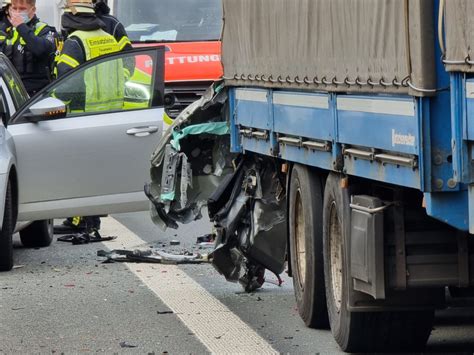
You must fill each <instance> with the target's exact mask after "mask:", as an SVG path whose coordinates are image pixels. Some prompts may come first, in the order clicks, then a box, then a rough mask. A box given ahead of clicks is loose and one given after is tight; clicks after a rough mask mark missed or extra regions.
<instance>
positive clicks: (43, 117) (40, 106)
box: [23, 97, 66, 123]
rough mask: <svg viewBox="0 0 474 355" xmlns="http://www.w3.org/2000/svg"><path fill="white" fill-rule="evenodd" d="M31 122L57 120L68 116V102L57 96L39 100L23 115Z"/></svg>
mask: <svg viewBox="0 0 474 355" xmlns="http://www.w3.org/2000/svg"><path fill="white" fill-rule="evenodd" d="M23 117H24V118H25V119H26V120H27V121H29V122H34V123H36V122H41V121H49V120H56V119H59V118H64V117H66V104H65V103H64V102H62V101H61V100H59V99H57V98H55V97H47V98H45V99H43V100H40V101H38V102H37V103H35V104H34V105H32V106H31V107H30V108H29V111H28V112H27V113H25V114H24V115H23Z"/></svg>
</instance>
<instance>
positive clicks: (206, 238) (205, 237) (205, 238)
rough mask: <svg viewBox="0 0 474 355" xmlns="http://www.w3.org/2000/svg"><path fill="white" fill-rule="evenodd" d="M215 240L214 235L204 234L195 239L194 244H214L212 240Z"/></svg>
mask: <svg viewBox="0 0 474 355" xmlns="http://www.w3.org/2000/svg"><path fill="white" fill-rule="evenodd" d="M215 239H216V235H215V234H206V235H203V236H202V237H197V239H196V244H201V243H214V240H215Z"/></svg>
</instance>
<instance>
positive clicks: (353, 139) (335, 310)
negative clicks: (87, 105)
mask: <svg viewBox="0 0 474 355" xmlns="http://www.w3.org/2000/svg"><path fill="white" fill-rule="evenodd" d="M223 4H224V5H223V6H224V30H223V42H222V46H223V48H222V49H223V66H224V78H223V81H222V82H220V83H216V84H215V85H214V87H213V88H212V89H211V90H210V91H209V92H208V93H207V95H205V96H204V97H203V98H202V99H201V100H200V101H198V102H196V103H195V104H193V105H191V106H190V107H188V109H187V110H185V112H183V114H181V115H180V116H179V117H178V118H177V120H176V121H175V123H174V125H173V127H172V128H171V129H170V130H169V131H168V132H167V134H166V136H165V138H164V139H163V141H162V142H161V143H160V146H159V147H158V149H157V150H156V152H155V154H154V156H153V159H152V164H153V167H152V170H151V172H152V183H151V184H150V185H148V186H147V188H146V192H147V194H148V195H149V197H150V200H151V201H152V205H153V208H152V217H153V219H154V220H155V221H156V222H157V223H158V224H160V225H162V226H164V227H177V223H178V222H181V223H187V222H189V221H192V220H195V219H197V218H200V216H201V209H202V207H203V206H207V210H208V213H209V216H210V218H211V221H213V222H214V227H215V233H216V248H215V251H214V252H213V254H212V255H211V256H212V260H213V264H214V266H215V267H216V269H217V270H218V271H219V272H220V273H221V274H223V275H224V276H225V277H226V278H227V279H228V280H230V281H239V282H240V283H241V284H242V285H243V286H244V288H245V289H246V290H248V291H252V290H254V289H256V288H258V287H260V286H261V285H262V283H263V280H264V272H265V269H267V270H270V271H271V272H273V273H275V274H279V273H281V272H282V271H283V270H284V268H285V262H288V269H289V273H290V275H292V277H293V283H294V289H295V297H296V302H297V306H298V310H299V313H300V315H301V317H302V319H303V320H304V322H305V323H306V325H308V326H310V327H315V328H326V327H328V326H329V327H330V328H331V331H332V333H333V335H334V338H335V340H336V341H337V343H338V344H339V345H340V347H341V348H342V349H343V350H345V351H349V352H365V351H386V350H390V351H394V350H409V351H415V350H419V349H422V348H423V347H424V346H425V344H426V341H427V339H428V338H429V335H430V333H431V330H432V325H433V319H434V311H435V310H436V309H439V308H443V307H445V302H446V299H445V298H446V290H447V289H448V288H449V291H450V292H451V295H452V296H459V295H465V296H469V295H470V296H473V295H474V293H473V290H474V238H473V237H472V234H473V233H474V169H473V168H474V164H473V163H474V144H473V142H474V123H473V122H474V74H473V73H474V66H473V64H474V55H473V54H472V53H471V52H472V48H474V24H473V23H472V21H471V19H472V17H473V16H474V2H472V1H470V0H450V1H446V2H445V1H443V0H435V1H433V0H332V1H325V0H312V1H307V0H294V1H284V0H224V1H223Z"/></svg>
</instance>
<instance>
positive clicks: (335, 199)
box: [323, 174, 434, 352]
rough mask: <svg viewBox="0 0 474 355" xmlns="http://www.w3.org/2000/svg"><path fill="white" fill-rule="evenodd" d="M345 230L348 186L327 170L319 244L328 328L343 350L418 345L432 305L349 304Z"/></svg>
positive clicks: (429, 326)
mask: <svg viewBox="0 0 474 355" xmlns="http://www.w3.org/2000/svg"><path fill="white" fill-rule="evenodd" d="M349 234H350V206H349V191H348V189H344V188H341V178H340V177H339V176H338V175H336V174H330V175H329V177H328V179H327V181H326V187H325V191H324V213H323V247H324V276H325V280H326V298H327V306H328V314H329V323H330V325H331V331H332V333H333V336H334V338H335V340H336V342H337V343H338V344H339V346H340V347H341V348H342V350H344V351H347V352H374V351H384V350H385V351H386V350H390V351H419V350H420V349H422V348H423V347H424V346H425V344H426V341H427V340H428V337H429V335H430V333H431V329H432V325H433V318H434V310H426V311H405V312H403V311H398V312H353V311H350V310H349V309H348V304H349V297H350V292H351V291H352V290H351V289H350V287H351V278H350V275H349V269H348V265H349V262H348V255H349V251H348V250H347V248H346V245H348V244H347V243H348V240H349Z"/></svg>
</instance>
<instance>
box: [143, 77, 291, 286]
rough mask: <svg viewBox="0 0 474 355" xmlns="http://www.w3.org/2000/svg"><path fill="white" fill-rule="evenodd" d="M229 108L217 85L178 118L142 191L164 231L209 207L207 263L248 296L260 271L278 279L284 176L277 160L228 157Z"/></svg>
mask: <svg viewBox="0 0 474 355" xmlns="http://www.w3.org/2000/svg"><path fill="white" fill-rule="evenodd" d="M227 104H228V103H227V90H226V89H225V88H224V87H223V85H222V84H219V83H217V84H215V85H214V86H213V87H211V88H210V89H209V90H208V92H207V93H206V94H205V95H204V96H203V97H202V98H201V99H200V100H198V101H196V102H195V103H193V104H192V105H190V106H189V107H188V108H187V109H186V110H185V111H183V112H182V113H181V115H180V116H179V117H178V118H177V119H176V120H175V122H174V124H173V125H172V126H171V127H170V128H169V129H168V131H167V132H166V133H165V135H164V137H163V139H162V140H161V142H160V145H159V146H158V148H157V149H156V151H155V152H154V154H153V157H152V169H151V177H152V181H151V183H150V184H149V185H147V186H146V188H145V190H146V191H145V192H146V194H147V196H148V198H149V199H150V201H151V202H152V209H151V214H152V219H153V221H154V222H155V223H156V224H157V225H159V226H160V227H161V228H162V229H166V228H178V224H179V223H190V222H192V221H195V220H198V219H200V218H202V211H203V210H207V212H208V213H209V218H210V220H211V222H213V225H214V232H215V235H216V242H215V249H214V251H213V252H212V254H211V255H210V258H211V260H212V264H213V265H214V267H215V268H216V269H217V270H218V271H219V272H220V273H221V274H222V275H224V276H225V278H226V279H227V280H228V281H232V282H240V283H241V284H242V286H243V288H244V289H245V290H246V291H247V292H251V291H253V290H255V289H257V288H259V287H261V286H262V284H263V282H264V273H265V269H268V270H270V271H271V272H273V273H274V274H275V275H277V276H278V275H279V274H280V273H281V272H282V271H283V269H284V265H285V260H286V252H287V238H286V236H287V220H286V208H287V205H286V174H285V167H284V166H282V163H281V162H279V161H278V160H275V161H270V160H263V159H261V158H259V157H258V156H254V155H251V154H245V155H243V154H239V153H231V151H232V150H231V147H230V131H229V118H228V112H229V110H228V108H227ZM263 181H264V182H265V183H262V182H263ZM269 181H271V183H268V182H269ZM205 207H206V208H205ZM278 278H279V276H278ZM279 279H280V278H279Z"/></svg>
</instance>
